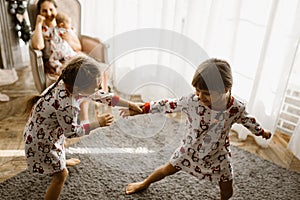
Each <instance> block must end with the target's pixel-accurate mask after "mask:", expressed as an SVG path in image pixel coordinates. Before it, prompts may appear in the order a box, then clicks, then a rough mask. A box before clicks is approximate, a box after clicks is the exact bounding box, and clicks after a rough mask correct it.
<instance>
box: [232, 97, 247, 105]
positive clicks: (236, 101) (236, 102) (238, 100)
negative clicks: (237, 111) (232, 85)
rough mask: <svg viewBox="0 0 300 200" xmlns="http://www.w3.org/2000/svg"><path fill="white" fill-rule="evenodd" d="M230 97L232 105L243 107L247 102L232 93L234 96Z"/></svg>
mask: <svg viewBox="0 0 300 200" xmlns="http://www.w3.org/2000/svg"><path fill="white" fill-rule="evenodd" d="M232 98H233V105H234V106H238V107H245V106H246V104H247V102H246V100H245V99H243V98H241V97H239V96H236V95H234V96H232Z"/></svg>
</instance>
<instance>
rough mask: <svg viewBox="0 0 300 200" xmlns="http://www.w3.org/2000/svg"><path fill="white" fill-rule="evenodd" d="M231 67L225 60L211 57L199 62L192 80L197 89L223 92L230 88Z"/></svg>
mask: <svg viewBox="0 0 300 200" xmlns="http://www.w3.org/2000/svg"><path fill="white" fill-rule="evenodd" d="M232 83H233V80H232V73H231V67H230V65H229V63H228V62H226V61H225V60H221V59H217V58H211V59H208V60H206V61H204V62H203V63H201V64H200V65H199V66H198V68H197V70H196V72H195V74H194V77H193V80H192V85H193V86H194V87H195V88H196V89H198V90H207V91H210V90H212V91H218V92H224V91H225V90H231V88H232Z"/></svg>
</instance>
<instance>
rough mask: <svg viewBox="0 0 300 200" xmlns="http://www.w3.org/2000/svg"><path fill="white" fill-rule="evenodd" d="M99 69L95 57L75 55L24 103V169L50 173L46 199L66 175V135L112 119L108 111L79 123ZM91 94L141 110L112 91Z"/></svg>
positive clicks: (98, 82) (58, 189)
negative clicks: (25, 163) (25, 111)
mask: <svg viewBox="0 0 300 200" xmlns="http://www.w3.org/2000/svg"><path fill="white" fill-rule="evenodd" d="M100 69H101V65H100V63H98V62H97V61H95V60H94V59H92V58H90V57H88V56H84V55H78V56H75V57H74V58H72V59H71V60H70V62H69V63H67V65H66V67H65V69H64V70H63V71H62V74H61V75H60V77H59V79H58V80H57V81H56V82H55V83H54V84H52V85H51V86H49V87H48V88H47V89H46V90H45V91H44V92H43V93H42V94H41V95H40V96H34V97H32V98H31V99H30V100H29V101H28V103H27V109H26V110H27V112H30V116H29V118H28V121H27V123H26V126H25V129H24V141H25V155H26V161H27V169H28V170H29V171H30V172H32V173H33V174H50V175H52V176H53V179H52V181H51V183H50V186H49V187H48V190H47V192H46V195H45V199H51V200H55V199H58V198H59V195H60V193H61V191H62V188H63V185H64V182H65V180H66V178H67V176H68V170H67V168H66V155H65V147H64V141H65V138H66V137H68V138H72V137H80V136H83V135H88V134H89V133H90V131H91V130H93V129H95V128H98V127H100V126H108V125H110V124H111V123H112V122H113V116H112V115H111V114H103V115H99V116H97V119H96V120H94V121H92V122H89V121H84V122H81V123H78V116H79V112H80V106H79V105H80V101H81V100H82V99H84V98H89V96H90V95H92V94H94V93H95V91H96V90H99V88H100V85H101V70H100ZM92 96H93V98H95V97H96V98H95V100H96V101H100V102H102V103H106V104H108V105H111V106H123V107H127V106H129V107H130V108H131V109H133V110H136V111H137V112H142V110H141V109H140V107H139V106H138V105H136V104H134V103H132V102H128V101H126V100H124V99H121V98H119V97H118V96H116V95H113V94H105V93H102V92H99V91H98V92H97V93H96V94H94V95H92ZM85 120H86V119H85Z"/></svg>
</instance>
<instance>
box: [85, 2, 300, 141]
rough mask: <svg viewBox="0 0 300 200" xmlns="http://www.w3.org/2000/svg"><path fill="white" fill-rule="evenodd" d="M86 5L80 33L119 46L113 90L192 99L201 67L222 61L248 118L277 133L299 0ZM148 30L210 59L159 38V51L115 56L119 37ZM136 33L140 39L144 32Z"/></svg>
mask: <svg viewBox="0 0 300 200" xmlns="http://www.w3.org/2000/svg"><path fill="white" fill-rule="evenodd" d="M81 2H82V5H83V16H82V20H83V22H82V24H83V26H82V27H83V30H82V32H83V33H89V35H91V34H92V35H94V36H96V37H98V38H101V39H102V40H104V41H108V42H109V44H111V45H112V46H113V47H114V48H112V49H110V50H109V54H110V56H111V58H112V59H111V60H109V61H110V63H109V64H111V66H112V69H113V70H112V71H113V72H112V73H113V74H112V80H113V84H114V86H115V87H116V88H117V89H119V90H120V91H122V92H125V93H140V94H142V96H143V99H144V100H151V99H157V98H161V97H175V96H178V95H182V94H186V93H188V92H190V91H192V87H191V86H190V81H191V78H192V76H193V72H194V69H195V67H196V65H197V64H199V63H200V62H201V61H202V60H203V59H205V57H206V56H208V57H217V58H223V59H226V60H228V61H229V62H230V63H231V66H232V69H233V76H234V86H233V91H232V92H233V94H234V95H236V96H238V97H239V98H241V99H243V100H244V101H246V102H248V109H249V112H250V113H251V114H253V115H255V116H257V118H258V120H259V121H260V122H261V123H262V124H263V125H264V127H265V128H267V129H270V130H271V131H274V130H275V127H276V121H277V117H278V114H279V109H280V105H281V102H282V99H283V95H284V91H285V88H286V85H287V81H288V78H289V73H290V70H291V57H292V55H294V52H295V48H296V43H297V39H298V37H299V30H298V25H297V22H299V13H300V12H299V11H300V10H299V0H290V1H279V0H265V1H260V0H229V1H223V0H213V1H211V0H200V1H199V0H169V1H161V0H114V1H107V0H81ZM145 28H147V30H149V29H153V30H168V31H170V32H173V33H175V34H171V33H170V34H169V36H170V37H171V38H172V39H173V40H172V39H170V43H172V44H173V45H179V46H180V44H177V41H176V40H175V39H176V38H177V35H176V34H180V35H182V36H184V37H186V38H188V39H190V40H192V41H193V42H194V43H195V44H197V45H198V47H201V48H202V49H203V50H204V51H205V53H207V55H206V54H205V53H203V54H202V55H201V56H199V57H201V58H199V59H198V60H197V59H194V60H193V59H192V58H191V59H187V58H186V55H184V56H182V55H179V54H180V53H182V52H184V53H186V52H187V53H188V54H190V53H197V52H192V51H191V52H189V50H191V49H192V50H194V49H197V48H196V47H195V48H191V46H189V45H185V44H183V45H182V50H183V51H182V52H176V51H175V50H174V49H176V48H174V47H173V46H172V45H170V46H168V47H167V49H166V47H165V46H163V47H164V48H165V49H164V48H162V46H161V44H162V43H163V42H164V40H159V39H158V40H159V41H158V43H159V44H157V47H158V48H153V46H152V48H142V46H139V45H133V47H132V48H131V49H130V48H129V49H127V52H122V54H116V53H115V51H117V50H116V49H117V47H118V45H119V44H116V43H117V42H116V41H117V39H115V38H118V36H120V35H126V33H128V32H130V31H136V30H143V29H145ZM154 32H155V31H154ZM163 32H164V31H162V34H164V33H163ZM135 34H136V38H137V41H139V40H138V38H139V35H138V32H137V31H136V32H135ZM131 37H132V36H131ZM149 37H151V36H149ZM153 37H156V36H153ZM158 38H159V36H158ZM118 39H119V38H118ZM125 39H126V38H125ZM182 41H183V43H184V42H185V41H186V39H182V38H181V41H179V42H178V43H180V42H182ZM129 42H131V43H134V42H135V41H129ZM131 43H128V45H130V44H131ZM123 45H124V44H123ZM121 46H122V45H121ZM150 46H151V45H150ZM139 47H140V48H139ZM144 47H145V46H144ZM168 48H169V49H168ZM199 55H200V53H199ZM197 62H199V63H197ZM128 77H130V78H128ZM149 77H150V78H149ZM162 80H164V81H162ZM180 82H184V83H182V84H179V83H180ZM137 84H138V85H137ZM182 85H183V86H182ZM178 88H179V89H178ZM234 129H236V130H240V129H241V130H240V131H238V132H239V133H241V134H240V135H239V137H240V138H245V137H246V136H247V135H248V132H247V130H246V129H243V128H241V127H239V126H235V127H234ZM256 141H257V142H258V143H259V144H260V145H262V146H267V145H268V142H269V141H265V140H262V139H260V138H256Z"/></svg>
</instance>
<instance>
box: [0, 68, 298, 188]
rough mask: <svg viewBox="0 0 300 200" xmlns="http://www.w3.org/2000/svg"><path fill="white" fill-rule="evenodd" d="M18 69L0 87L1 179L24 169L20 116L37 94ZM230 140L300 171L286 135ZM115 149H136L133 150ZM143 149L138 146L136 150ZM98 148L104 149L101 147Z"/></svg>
mask: <svg viewBox="0 0 300 200" xmlns="http://www.w3.org/2000/svg"><path fill="white" fill-rule="evenodd" d="M17 72H18V75H19V80H18V81H17V82H16V83H14V84H11V85H7V86H0V92H1V93H4V94H7V95H8V96H9V97H10V101H9V102H1V103H0V108H1V109H0V182H3V181H4V180H6V179H8V178H10V177H12V176H14V175H16V174H18V173H19V172H21V171H23V170H25V169H26V164H25V157H24V143H23V128H24V125H25V121H26V120H25V119H24V117H23V116H22V111H23V109H24V106H25V105H24V102H25V101H26V98H27V97H28V96H30V95H33V94H37V91H36V90H35V86H34V82H33V79H32V75H31V71H30V68H29V67H27V68H22V69H20V70H18V71H17ZM107 111H109V110H107ZM113 114H115V115H116V119H117V118H118V116H117V113H113ZM171 117H173V118H174V119H175V120H179V118H180V116H178V115H174V116H171ZM78 140H80V139H72V140H68V143H67V146H70V145H71V144H73V143H75V142H77V141H78ZM230 140H231V144H232V145H235V146H239V147H240V148H241V149H244V150H246V151H249V152H251V153H253V154H256V155H257V156H260V157H262V158H264V159H267V160H269V161H271V162H273V163H275V164H277V165H280V166H282V167H285V168H287V169H289V170H292V171H297V172H299V173H300V161H299V160H298V159H297V158H296V157H295V156H294V155H293V154H292V153H291V152H290V151H289V150H287V148H286V146H287V143H288V140H289V136H287V135H284V134H281V133H276V134H275V135H274V137H273V139H272V141H271V143H270V146H269V147H268V148H261V147H259V146H258V145H257V144H256V142H255V141H254V139H253V138H252V137H248V138H247V139H246V141H239V140H238V138H237V133H235V132H231V134H230ZM100 150H101V149H100ZM100 150H99V151H100ZM114 150H115V151H137V150H136V149H125V150H124V149H122V150H120V149H114ZM146 150H147V149H139V151H146ZM70 151H72V148H70ZM101 151H104V149H102V150H101ZM105 151H107V149H105Z"/></svg>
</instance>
